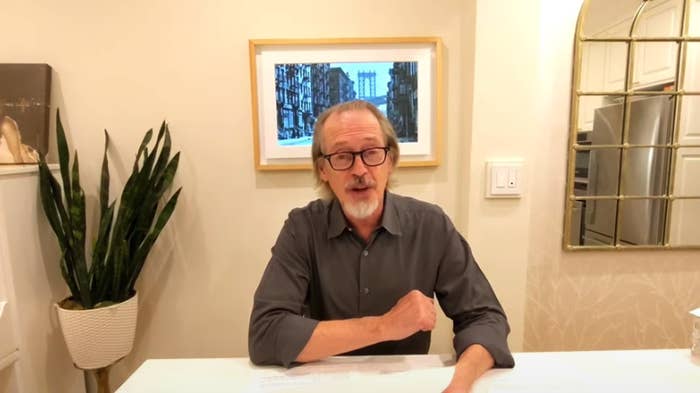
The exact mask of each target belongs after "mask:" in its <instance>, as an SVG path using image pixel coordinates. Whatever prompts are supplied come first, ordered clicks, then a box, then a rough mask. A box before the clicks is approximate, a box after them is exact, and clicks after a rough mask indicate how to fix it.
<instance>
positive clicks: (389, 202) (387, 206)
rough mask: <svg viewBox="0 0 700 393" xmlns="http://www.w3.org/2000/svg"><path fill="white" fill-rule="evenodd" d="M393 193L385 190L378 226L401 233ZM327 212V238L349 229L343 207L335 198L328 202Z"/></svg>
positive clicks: (394, 233) (394, 232)
mask: <svg viewBox="0 0 700 393" xmlns="http://www.w3.org/2000/svg"><path fill="white" fill-rule="evenodd" d="M395 198H396V197H395V196H394V194H392V193H390V192H386V193H385V194H384V212H383V213H382V221H381V224H380V227H382V228H384V229H386V230H387V232H389V233H391V234H392V235H397V236H400V235H401V222H400V221H399V212H398V209H397V207H396V201H395ZM329 209H330V211H329V213H328V239H332V238H334V237H338V236H340V235H341V234H342V233H343V231H345V230H346V229H348V230H350V224H349V223H348V221H347V219H346V218H345V215H344V214H343V209H342V208H341V207H340V202H338V200H337V199H336V198H333V200H332V201H331V203H330V206H329Z"/></svg>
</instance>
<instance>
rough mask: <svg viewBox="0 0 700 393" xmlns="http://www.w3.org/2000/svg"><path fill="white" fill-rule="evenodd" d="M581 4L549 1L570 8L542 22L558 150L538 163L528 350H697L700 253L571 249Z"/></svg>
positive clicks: (546, 121)
mask: <svg viewBox="0 0 700 393" xmlns="http://www.w3.org/2000/svg"><path fill="white" fill-rule="evenodd" d="M555 3H557V4H555ZM576 3H580V2H575V1H570V2H568V3H567V4H566V5H564V4H563V3H558V2H555V1H548V0H543V1H542V6H543V7H550V9H551V7H554V8H556V7H558V11H560V12H559V13H558V14H557V15H554V16H556V17H550V18H547V17H546V16H545V14H544V13H543V18H542V20H541V25H542V31H541V45H540V48H541V50H542V52H541V56H540V58H541V59H542V62H541V63H540V66H541V70H540V75H542V77H541V78H543V79H542V80H541V81H540V82H541V83H540V84H539V85H538V89H539V93H540V94H539V96H540V97H541V100H542V101H541V107H542V108H545V110H546V115H545V116H543V118H542V127H541V128H540V130H538V131H534V132H535V133H539V135H536V137H537V138H538V140H540V141H542V145H541V146H540V149H541V150H540V151H542V152H548V153H543V154H540V155H539V156H538V158H537V159H536V160H535V162H534V163H533V165H534V167H535V168H538V169H537V170H536V171H534V173H533V177H532V179H531V183H530V184H531V190H532V194H531V198H532V200H531V202H530V203H531V209H530V211H531V216H530V228H532V230H531V231H530V235H529V242H528V244H530V249H529V250H528V251H527V255H528V257H527V259H528V266H527V278H526V291H525V301H524V302H525V312H524V315H525V317H524V339H523V350H525V351H558V350H599V349H641V348H683V347H689V346H690V331H691V327H692V326H691V317H690V315H689V314H688V311H690V310H691V309H693V308H696V307H700V251H698V250H679V251H607V252H601V251H597V252H590V251H586V252H582V251H578V252H570V251H563V250H562V246H561V243H562V242H561V239H562V232H563V217H564V194H565V192H564V190H565V187H564V185H565V179H566V177H565V175H566V174H565V167H566V158H567V157H566V146H567V135H566V133H567V132H566V130H567V128H568V114H569V90H568V88H569V86H571V83H570V81H571V59H570V53H571V50H572V49H571V48H572V47H571V42H572V41H571V40H572V37H573V26H574V24H575V18H576V16H577V10H578V4H576ZM550 16H552V15H550ZM563 54H566V56H563ZM698 230H700V227H699V228H698Z"/></svg>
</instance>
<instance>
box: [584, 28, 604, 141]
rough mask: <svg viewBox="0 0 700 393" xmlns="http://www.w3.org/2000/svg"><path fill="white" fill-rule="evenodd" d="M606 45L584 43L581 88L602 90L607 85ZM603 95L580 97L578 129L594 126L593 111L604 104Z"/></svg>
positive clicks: (588, 128)
mask: <svg viewBox="0 0 700 393" xmlns="http://www.w3.org/2000/svg"><path fill="white" fill-rule="evenodd" d="M604 67H605V46H604V45H603V44H600V43H591V42H587V43H584V44H583V61H582V62H581V90H583V91H601V90H603V89H604V87H605V79H604V78H605V74H604V71H605V69H604ZM602 104H603V103H602V97H599V96H581V97H580V98H579V116H578V130H579V131H583V132H585V131H589V130H591V129H592V128H593V111H594V110H595V108H598V107H600V106H601V105H602Z"/></svg>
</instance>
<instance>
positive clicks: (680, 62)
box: [562, 0, 700, 251]
mask: <svg viewBox="0 0 700 393" xmlns="http://www.w3.org/2000/svg"><path fill="white" fill-rule="evenodd" d="M591 1H592V0H584V1H583V4H582V5H581V10H580V12H579V16H578V20H577V23H576V33H575V42H574V58H573V60H574V61H573V73H572V89H571V107H570V108H571V109H570V117H569V142H568V160H567V161H568V163H567V181H566V198H565V200H566V202H565V215H564V236H563V239H562V244H563V248H564V249H565V250H568V251H578V250H629V249H632V250H640V249H644V250H646V249H650V250H668V249H700V244H699V245H671V244H670V243H669V232H670V231H669V228H670V217H671V209H672V206H673V203H671V202H672V201H674V200H682V199H696V200H700V195H697V196H695V195H693V196H678V195H674V193H673V191H674V182H675V167H676V157H677V153H678V148H680V147H683V148H700V145H698V144H679V143H678V138H679V135H678V133H679V121H680V117H681V105H682V103H683V97H684V96H700V91H684V89H683V87H684V76H685V69H686V64H685V63H686V56H687V53H686V52H687V45H688V43H689V42H700V37H690V36H688V26H689V20H690V10H691V8H690V7H691V2H692V1H694V0H682V1H683V5H682V9H681V12H682V17H681V19H680V23H681V25H680V29H679V32H680V35H673V36H663V37H651V36H649V37H636V36H635V35H634V32H635V28H636V27H637V22H638V19H639V17H640V15H642V13H643V12H644V9H645V8H646V7H647V5H648V4H649V3H651V2H653V0H640V4H639V6H638V8H637V10H636V12H635V14H634V16H633V17H632V20H631V24H630V30H629V33H628V34H627V35H626V36H611V37H588V36H585V35H584V33H583V28H584V23H585V17H586V15H587V12H588V7H589V5H590V3H591ZM695 1H697V0H695ZM696 18H697V19H698V20H700V15H697V16H696ZM587 42H603V43H605V42H613V43H623V44H625V45H626V49H627V57H626V68H625V77H624V86H623V89H622V90H618V91H584V90H582V89H581V71H582V60H583V56H582V52H583V46H584V44H585V43H587ZM637 42H667V43H677V44H678V48H677V50H678V53H677V56H676V69H675V84H674V88H673V89H671V90H668V91H640V90H635V89H634V88H632V86H633V81H634V61H632V60H631V59H634V58H635V56H634V55H635V49H636V48H635V47H636V45H633V44H634V43H637ZM604 95H615V96H622V100H623V101H622V103H623V105H622V107H623V108H624V116H623V119H625V120H624V121H623V129H622V133H623V135H624V137H623V142H627V135H628V133H629V121H628V120H627V119H628V113H629V112H630V108H631V102H632V100H631V97H634V96H661V95H663V96H674V97H675V105H674V109H673V121H672V139H671V141H672V142H671V143H669V144H666V145H651V146H654V147H664V148H670V150H671V162H670V175H669V184H668V192H667V194H665V195H662V196H640V195H624V194H622V193H621V192H620V191H619V188H618V193H617V195H616V196H597V195H594V196H588V195H586V196H576V195H574V182H575V179H574V177H575V160H576V152H578V151H590V150H592V149H594V147H591V146H590V145H588V146H586V145H579V144H578V143H577V133H578V124H579V103H580V98H581V97H585V96H604ZM600 146H601V147H602V146H605V147H607V148H611V147H614V148H619V149H620V152H621V153H622V154H624V153H625V151H627V149H629V148H630V147H637V148H639V147H650V145H634V144H629V143H624V144H620V145H600ZM621 179H622V177H621V176H619V177H618V184H619V182H620V181H621ZM632 199H645V200H649V199H664V200H667V201H668V205H667V209H666V217H665V223H664V225H665V231H664V239H663V244H660V245H653V244H648V245H626V244H620V242H619V237H620V225H619V222H620V208H619V207H620V202H621V201H623V200H632ZM580 200H615V201H616V203H617V209H616V217H615V234H614V237H613V243H614V244H611V245H573V244H571V242H570V237H571V231H572V228H571V225H572V221H573V208H574V203H575V202H576V201H580Z"/></svg>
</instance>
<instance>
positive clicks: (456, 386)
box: [442, 344, 494, 393]
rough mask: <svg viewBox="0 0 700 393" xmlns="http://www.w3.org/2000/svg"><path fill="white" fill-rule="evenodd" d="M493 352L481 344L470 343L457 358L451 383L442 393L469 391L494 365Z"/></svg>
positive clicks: (465, 392)
mask: <svg viewBox="0 0 700 393" xmlns="http://www.w3.org/2000/svg"><path fill="white" fill-rule="evenodd" d="M493 364H494V361H493V357H492V356H491V354H490V353H489V352H488V351H487V350H486V348H484V347H483V346H481V345H480V344H473V345H470V346H469V347H468V348H467V349H466V350H465V351H464V352H462V354H461V355H460V356H459V359H457V364H455V372H454V375H452V380H451V381H450V384H449V385H448V386H447V387H446V388H445V390H443V391H442V393H468V392H470V391H471V388H472V385H474V382H475V381H476V379H477V378H479V377H480V376H481V375H482V374H483V373H485V372H486V371H487V370H488V369H490V368H491V367H493Z"/></svg>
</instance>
